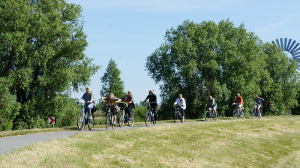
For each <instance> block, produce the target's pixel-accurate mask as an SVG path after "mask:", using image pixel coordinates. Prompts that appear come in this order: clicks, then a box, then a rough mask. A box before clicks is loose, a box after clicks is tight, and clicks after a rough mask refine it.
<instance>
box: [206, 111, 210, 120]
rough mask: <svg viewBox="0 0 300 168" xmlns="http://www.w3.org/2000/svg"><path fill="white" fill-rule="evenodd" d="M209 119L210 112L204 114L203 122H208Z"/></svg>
mask: <svg viewBox="0 0 300 168" xmlns="http://www.w3.org/2000/svg"><path fill="white" fill-rule="evenodd" d="M210 119H211V115H210V111H206V112H205V121H210Z"/></svg>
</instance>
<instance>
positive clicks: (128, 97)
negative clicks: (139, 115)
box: [122, 91, 134, 120]
mask: <svg viewBox="0 0 300 168" xmlns="http://www.w3.org/2000/svg"><path fill="white" fill-rule="evenodd" d="M122 101H125V102H126V103H127V105H128V106H127V107H126V108H125V114H126V113H128V117H129V120H131V116H130V111H131V110H132V108H134V102H133V101H134V98H133V96H132V92H131V91H128V94H127V95H126V96H125V97H124V98H123V99H122Z"/></svg>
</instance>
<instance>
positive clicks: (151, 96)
mask: <svg viewBox="0 0 300 168" xmlns="http://www.w3.org/2000/svg"><path fill="white" fill-rule="evenodd" d="M148 99H149V102H150V106H151V108H152V109H153V110H154V121H155V124H156V121H157V99H156V95H155V94H154V89H153V90H149V95H148V96H147V97H146V99H145V100H144V102H143V103H145V102H146V101H147V100H148Z"/></svg>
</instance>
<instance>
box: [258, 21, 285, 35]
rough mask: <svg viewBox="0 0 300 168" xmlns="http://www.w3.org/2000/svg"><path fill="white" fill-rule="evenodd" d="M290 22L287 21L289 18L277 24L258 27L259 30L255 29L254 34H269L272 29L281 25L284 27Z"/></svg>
mask: <svg viewBox="0 0 300 168" xmlns="http://www.w3.org/2000/svg"><path fill="white" fill-rule="evenodd" d="M290 21H291V19H289V18H288V19H284V20H282V21H281V22H279V23H274V24H269V25H266V26H263V27H260V28H258V29H256V31H255V32H259V33H264V32H270V31H272V30H273V29H274V28H277V27H280V26H283V25H286V24H288V23H290Z"/></svg>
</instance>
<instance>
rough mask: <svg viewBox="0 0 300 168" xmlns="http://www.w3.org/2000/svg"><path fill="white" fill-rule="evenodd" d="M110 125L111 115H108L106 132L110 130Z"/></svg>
mask: <svg viewBox="0 0 300 168" xmlns="http://www.w3.org/2000/svg"><path fill="white" fill-rule="evenodd" d="M110 124H111V122H110V114H107V115H106V122H105V125H106V130H108V129H109V127H110Z"/></svg>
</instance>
